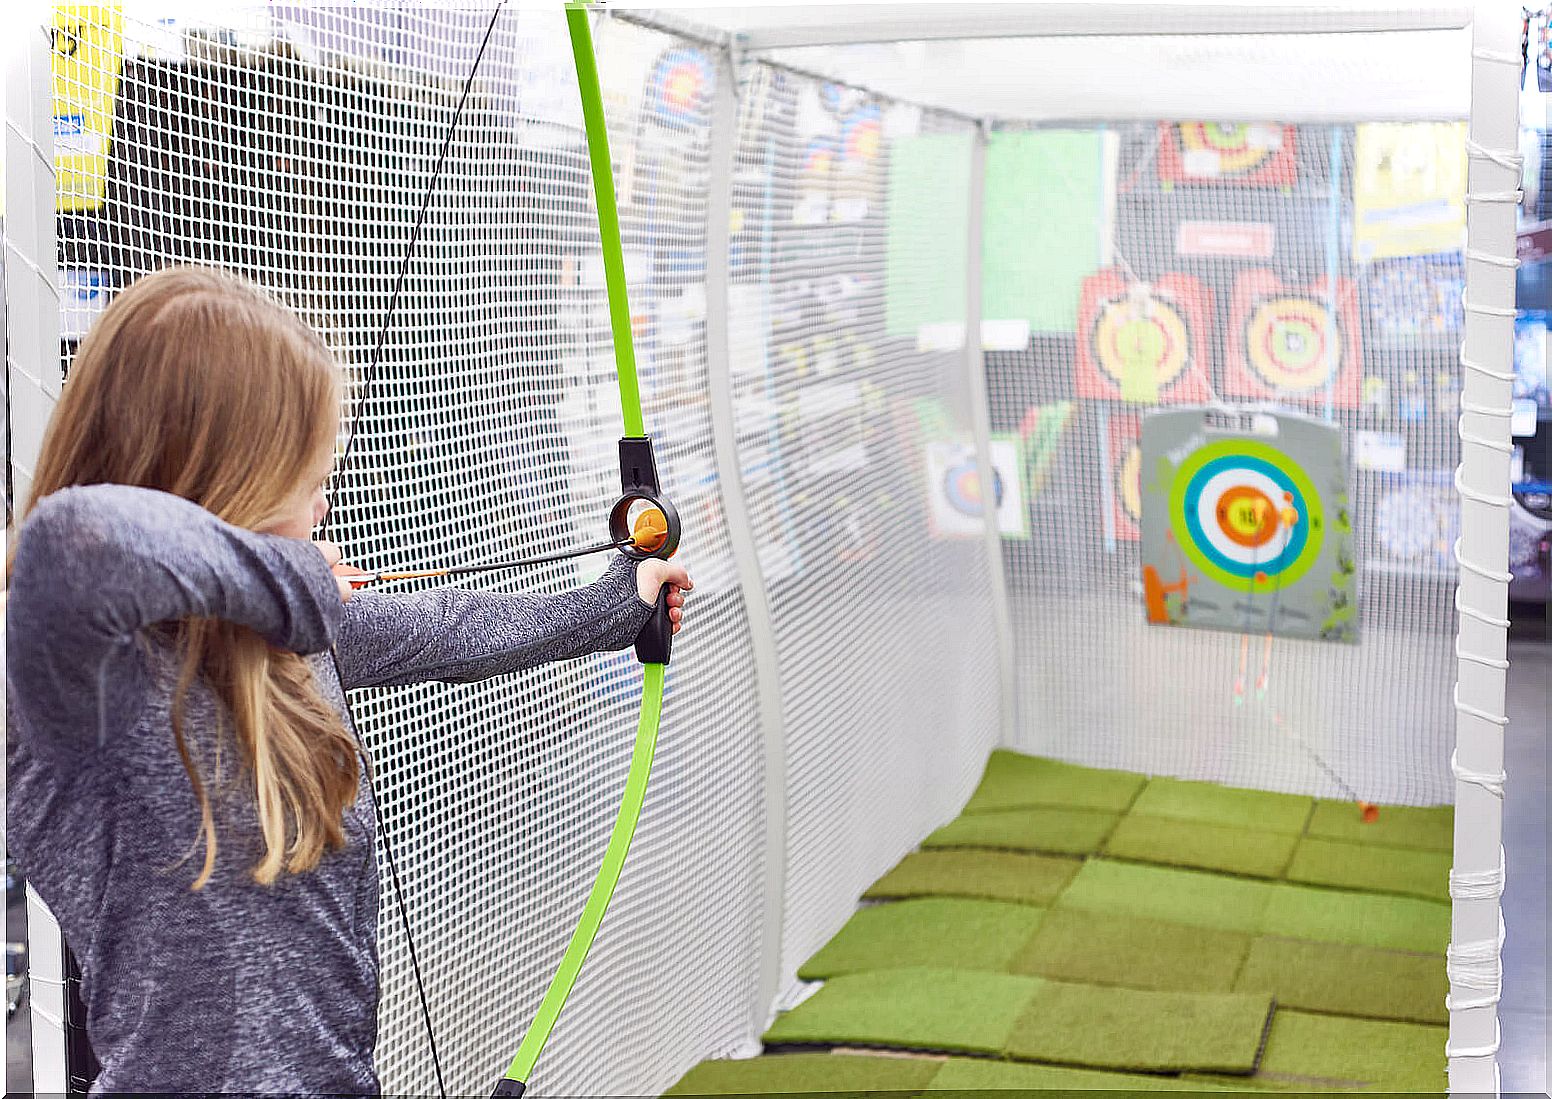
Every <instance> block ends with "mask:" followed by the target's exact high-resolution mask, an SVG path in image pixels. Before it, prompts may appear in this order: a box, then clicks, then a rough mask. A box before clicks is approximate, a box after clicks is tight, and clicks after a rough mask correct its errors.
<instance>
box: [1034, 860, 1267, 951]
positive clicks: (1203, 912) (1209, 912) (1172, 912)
mask: <svg viewBox="0 0 1552 1099" xmlns="http://www.w3.org/2000/svg"><path fill="white" fill-rule="evenodd" d="M1274 888H1276V883H1274V882H1264V881H1254V880H1252V879H1249V878H1232V877H1227V876H1225V875H1223V874H1209V873H1206V872H1204V871H1200V870H1176V869H1173V868H1170V867H1164V866H1141V865H1139V864H1137V863H1130V862H1115V861H1112V860H1110V859H1090V860H1089V861H1087V862H1085V863H1084V864H1083V869H1081V870H1079V871H1078V874H1077V876H1076V877H1074V878H1073V879H1072V884H1071V885H1069V886H1068V887H1067V889H1066V891H1065V892H1064V893H1062V895H1061V896H1060V897H1058V898H1057V899H1056V907H1057V908H1075V909H1081V910H1083V911H1087V912H1105V913H1113V914H1115V915H1121V916H1136V917H1139V918H1142V919H1149V920H1162V921H1164V922H1165V923H1182V924H1188V925H1190V926H1193V927H1214V928H1219V929H1221V930H1224V931H1247V932H1252V933H1253V932H1257V931H1259V930H1260V929H1261V924H1262V919H1263V916H1264V914H1265V911H1266V906H1267V904H1268V902H1269V901H1270V900H1271V896H1272V890H1273V889H1274Z"/></svg>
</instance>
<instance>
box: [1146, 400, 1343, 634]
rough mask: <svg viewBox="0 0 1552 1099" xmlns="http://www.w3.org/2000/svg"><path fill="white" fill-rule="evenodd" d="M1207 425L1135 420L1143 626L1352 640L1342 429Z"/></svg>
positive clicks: (1206, 419)
mask: <svg viewBox="0 0 1552 1099" xmlns="http://www.w3.org/2000/svg"><path fill="white" fill-rule="evenodd" d="M1214 415H1215V414H1214V413H1211V412H1210V411H1209V410H1207V409H1204V408H1185V409H1170V410H1167V411H1159V412H1155V413H1152V414H1151V415H1149V416H1148V417H1147V418H1146V419H1144V420H1143V424H1142V446H1141V458H1140V461H1141V467H1142V472H1141V493H1142V524H1141V526H1142V574H1143V590H1144V604H1145V610H1146V614H1147V619H1148V621H1149V622H1152V623H1156V624H1160V625H1173V626H1192V627H1199V628H1204V629H1216V630H1229V631H1233V632H1236V633H1256V634H1276V635H1279V636H1285V637H1300V638H1306V639H1312V640H1326V641H1345V642H1355V641H1357V639H1358V617H1357V585H1356V580H1355V575H1356V571H1357V570H1356V567H1355V565H1354V556H1353V540H1352V523H1351V519H1350V516H1349V502H1348V501H1349V495H1350V492H1349V487H1348V480H1347V462H1346V458H1345V454H1344V449H1343V443H1342V429H1341V428H1340V427H1338V426H1336V425H1334V424H1329V423H1326V422H1324V421H1322V420H1319V419H1316V418H1315V417H1312V416H1304V415H1300V414H1297V413H1276V414H1270V413H1261V414H1257V415H1255V416H1254V417H1250V418H1248V419H1249V422H1247V423H1235V424H1233V425H1230V426H1225V427H1218V426H1215V424H1214V422H1213V416H1214Z"/></svg>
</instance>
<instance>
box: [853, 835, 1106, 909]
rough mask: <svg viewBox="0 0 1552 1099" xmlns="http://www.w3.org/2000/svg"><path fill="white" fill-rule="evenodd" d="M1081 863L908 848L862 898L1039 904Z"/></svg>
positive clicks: (1048, 899) (1050, 897) (1061, 886)
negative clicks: (971, 899)
mask: <svg viewBox="0 0 1552 1099" xmlns="http://www.w3.org/2000/svg"><path fill="white" fill-rule="evenodd" d="M1081 865H1082V863H1080V862H1079V861H1078V860H1077V859H1069V858H1060V857H1056V856H1052V855H1030V854H1025V853H1023V852H1016V851H977V850H974V849H971V848H962V849H954V848H945V849H942V850H936V851H913V852H912V853H911V854H909V855H907V856H905V858H904V859H902V860H901V861H900V864H899V865H898V866H896V867H895V868H894V869H893V870H891V871H890V872H889V873H887V874H885V875H884V876H883V877H882V878H880V879H879V880H878V881H876V882H874V883H873V884H872V885H871V886H869V887H868V891H867V892H866V893H864V894H863V897H864V898H865V899H867V900H886V899H890V898H902V897H930V896H947V897H980V898H984V899H987V900H1000V901H1015V902H1018V903H1020V904H1035V905H1042V906H1044V905H1049V904H1050V903H1051V902H1052V901H1054V900H1055V899H1056V897H1057V894H1059V893H1060V892H1061V891H1062V890H1063V889H1065V888H1066V887H1067V883H1068V882H1070V881H1071V880H1072V876H1073V875H1074V874H1076V873H1077V872H1078V867H1079V866H1081Z"/></svg>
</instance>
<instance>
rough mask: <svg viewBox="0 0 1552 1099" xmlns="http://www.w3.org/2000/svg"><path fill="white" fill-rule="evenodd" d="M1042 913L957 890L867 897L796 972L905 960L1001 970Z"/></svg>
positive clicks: (806, 976)
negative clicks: (886, 900)
mask: <svg viewBox="0 0 1552 1099" xmlns="http://www.w3.org/2000/svg"><path fill="white" fill-rule="evenodd" d="M1044 915H1045V910H1044V909H1042V908H1031V907H1030V906H1029V905H1027V904H1009V903H1007V902H1005V901H972V900H964V899H961V898H957V897H927V898H923V899H921V900H910V901H899V902H896V903H894V904H876V905H871V906H869V907H866V908H862V909H860V910H859V911H858V912H857V913H856V914H855V915H854V916H852V918H851V919H849V920H847V921H846V926H845V927H843V928H841V930H840V931H839V932H838V933H837V934H836V936H835V938H833V939H831V940H830V941H829V942H828V943H826V944H825V945H824V946H823V947H821V948H820V950H819V952H818V953H817V954H815V955H814V956H813V957H812V958H810V959H809V960H808V961H807V962H805V963H804V964H803V967H802V968H801V969H799V970H798V976H799V977H801V978H802V979H803V980H805V981H820V980H824V979H825V978H827V977H839V976H841V975H842V974H843V973H861V972H864V971H866V970H870V969H901V968H904V967H907V966H929V967H937V968H940V969H990V970H1005V969H1007V968H1008V964H1009V963H1010V962H1011V961H1012V960H1013V957H1014V955H1016V954H1018V953H1019V951H1021V950H1022V949H1023V948H1024V946H1025V945H1026V944H1027V943H1028V942H1029V940H1030V937H1031V936H1032V935H1034V933H1035V929H1036V928H1037V927H1039V926H1040V919H1041V917H1042V916H1044Z"/></svg>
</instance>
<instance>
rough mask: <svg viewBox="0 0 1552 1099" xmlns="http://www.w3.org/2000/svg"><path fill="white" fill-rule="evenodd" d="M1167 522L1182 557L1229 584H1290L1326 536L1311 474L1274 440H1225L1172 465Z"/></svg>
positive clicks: (1317, 552)
mask: <svg viewBox="0 0 1552 1099" xmlns="http://www.w3.org/2000/svg"><path fill="white" fill-rule="evenodd" d="M1169 520H1170V527H1171V528H1172V529H1173V531H1174V533H1175V540H1176V541H1177V542H1178V543H1179V544H1180V546H1181V548H1182V549H1183V550H1184V551H1185V554H1186V556H1187V557H1188V558H1189V559H1190V560H1191V562H1192V563H1193V564H1195V565H1196V566H1197V568H1199V569H1201V570H1202V572H1203V573H1204V574H1205V575H1206V576H1207V577H1208V578H1210V579H1212V580H1215V581H1217V582H1218V583H1219V584H1222V585H1224V586H1225V587H1228V588H1231V589H1235V590H1245V589H1249V590H1251V591H1264V590H1268V589H1271V588H1276V587H1287V586H1288V585H1290V584H1293V583H1295V582H1296V581H1297V580H1298V579H1299V578H1300V577H1302V576H1303V575H1304V574H1305V573H1306V572H1308V571H1309V570H1310V568H1311V567H1312V566H1313V565H1314V564H1315V562H1316V560H1318V559H1319V557H1320V549H1321V545H1322V543H1323V542H1324V541H1325V512H1324V508H1323V507H1322V505H1321V500H1320V494H1319V493H1318V492H1316V490H1315V485H1314V483H1313V482H1312V481H1310V479H1309V475H1308V474H1306V473H1305V472H1304V470H1302V469H1301V468H1299V466H1297V465H1296V464H1295V463H1293V462H1292V461H1291V460H1290V459H1289V458H1288V456H1287V455H1286V454H1283V453H1282V452H1281V451H1279V450H1277V449H1276V448H1275V447H1271V446H1268V445H1267V444H1265V443H1261V442H1257V441H1255V440H1252V439H1224V440H1222V441H1220V442H1216V443H1209V444H1208V445H1207V446H1204V447H1202V448H1201V449H1199V450H1197V451H1195V452H1193V453H1192V454H1191V455H1190V456H1189V457H1188V458H1186V460H1185V461H1184V462H1182V463H1181V464H1180V467H1179V468H1178V469H1177V470H1176V471H1175V477H1174V481H1173V482H1172V483H1171V485H1170V492H1169Z"/></svg>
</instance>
